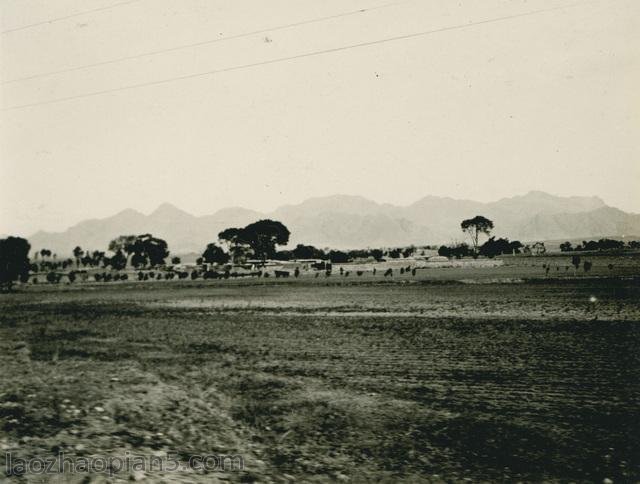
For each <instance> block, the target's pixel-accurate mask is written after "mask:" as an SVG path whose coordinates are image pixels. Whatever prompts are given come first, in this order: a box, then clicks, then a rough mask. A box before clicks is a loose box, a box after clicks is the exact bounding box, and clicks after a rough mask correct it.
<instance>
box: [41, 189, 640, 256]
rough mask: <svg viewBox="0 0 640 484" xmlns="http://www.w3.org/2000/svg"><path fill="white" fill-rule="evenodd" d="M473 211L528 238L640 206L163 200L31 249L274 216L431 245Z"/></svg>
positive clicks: (546, 199) (66, 249)
mask: <svg viewBox="0 0 640 484" xmlns="http://www.w3.org/2000/svg"><path fill="white" fill-rule="evenodd" d="M475 215H483V216H485V217H487V218H489V219H491V220H492V221H493V222H494V224H495V230H494V232H493V233H494V234H495V235H497V236H505V237H509V238H510V239H511V240H516V239H517V240H521V241H523V242H529V241H535V240H558V239H581V238H595V237H604V236H625V235H631V234H640V214H632V213H626V212H623V211H622V210H619V209H617V208H613V207H610V206H607V205H606V204H605V203H604V202H603V201H602V199H600V198H598V197H559V196H555V195H550V194H548V193H544V192H539V191H532V192H529V193H527V194H525V195H520V196H515V197H511V198H503V199H500V200H497V201H495V202H489V203H483V202H475V201H471V200H456V199H453V198H447V197H434V196H427V197H424V198H422V199H420V200H418V201H417V202H415V203H412V204H411V205H408V206H396V205H391V204H386V203H382V204H381V203H376V202H374V201H372V200H368V199H366V198H364V197H359V196H349V195H334V196H328V197H318V198H310V199H308V200H306V201H304V202H302V203H300V204H297V205H284V206H282V207H279V208H278V209H276V210H274V211H273V212H269V213H261V212H257V211H254V210H248V209H245V208H240V207H232V208H224V209H221V210H218V211H217V212H215V213H213V214H211V215H204V216H194V215H191V214H189V213H187V212H185V211H183V210H181V209H179V208H177V207H175V206H173V205H171V204H168V203H164V204H162V205H160V206H159V207H158V208H157V209H156V210H154V211H153V212H152V213H151V214H149V215H145V214H142V213H140V212H138V211H136V210H132V209H127V210H124V211H122V212H119V213H117V214H115V215H113V216H111V217H107V218H104V219H94V220H86V221H83V222H80V223H78V224H76V225H74V226H72V227H70V228H69V229H67V230H66V231H64V232H56V233H52V232H42V231H41V232H37V233H35V234H33V236H31V237H29V241H30V243H31V247H32V248H33V249H40V248H48V249H50V250H52V251H54V252H56V253H58V254H69V253H70V252H71V251H72V250H73V248H74V247H75V246H77V245H79V246H80V247H82V248H83V249H91V250H105V249H106V247H107V245H108V243H109V241H110V240H111V239H113V238H115V237H117V236H118V235H123V234H143V233H151V234H153V235H154V236H157V237H161V238H163V239H165V240H166V241H167V242H168V244H169V248H170V249H171V251H172V253H177V254H182V253H188V252H202V250H203V248H204V247H205V246H206V244H207V243H209V242H212V241H216V239H217V234H218V232H220V231H221V230H223V229H225V228H228V227H242V226H245V225H247V224H249V223H251V222H254V221H256V220H259V219H262V218H271V219H275V220H279V221H281V222H282V223H284V224H285V225H286V226H287V227H288V228H289V230H290V231H291V239H290V244H289V245H290V246H294V245H295V244H297V243H305V244H312V245H315V246H318V247H331V248H340V249H348V248H366V247H372V248H373V247H392V246H405V245H410V244H416V245H430V244H440V243H451V242H456V241H463V240H464V237H463V234H462V232H461V231H460V222H461V221H462V220H463V219H465V218H470V217H473V216H475Z"/></svg>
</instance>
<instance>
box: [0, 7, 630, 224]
mask: <svg viewBox="0 0 640 484" xmlns="http://www.w3.org/2000/svg"><path fill="white" fill-rule="evenodd" d="M0 15H1V24H2V27H1V28H2V34H1V35H0V42H1V44H0V53H1V58H0V64H1V73H0V76H1V79H2V84H0V98H1V99H0V102H1V103H2V111H1V112H0V113H1V114H0V116H1V119H0V123H1V124H0V233H1V234H14V235H23V236H28V235H30V234H32V233H33V232H35V231H37V230H40V229H44V230H50V231H62V230H64V229H66V228H67V227H69V226H70V225H73V224H75V223H77V222H79V221H81V220H84V219H88V218H99V217H106V216H109V215H112V214H114V213H116V212H118V211H120V210H123V209H125V208H134V209H137V210H139V211H142V212H144V213H149V212H151V211H152V210H153V209H154V208H156V207H157V206H158V205H159V204H161V203H163V202H169V203H172V204H174V205H176V206H178V207H180V208H182V209H184V210H186V211H188V212H190V213H193V214H194V215H203V214H209V213H213V212H215V211H216V210H218V209H220V208H224V207H229V206H243V207H246V208H251V209H256V210H261V211H268V210H272V209H274V208H276V207H278V206H280V205H284V204H291V203H299V202H301V201H303V200H305V199H307V198H309V197H316V196H325V195H332V194H337V193H341V194H349V195H361V196H365V197H367V198H370V199H372V200H376V201H378V202H388V203H394V204H399V205H407V204H410V203H412V202H414V201H416V200H418V199H420V198H422V197H424V196H426V195H436V196H448V197H453V198H464V199H473V200H479V201H492V200H497V199H499V198H502V197H509V196H514V195H518V194H524V193H526V192H528V191H530V190H542V191H547V192H550V193H553V194H557V195H589V196H590V195H597V196H600V197H602V198H603V199H604V200H605V202H607V203H608V204H609V205H612V206H616V207H619V208H621V209H623V210H626V211H631V212H640V189H639V188H640V143H638V140H640V90H639V89H638V87H637V86H640V2H638V1H637V0H600V1H598V0H595V1H588V2H576V1H571V0H508V1H507V0H483V1H482V2H478V1H476V0H459V1H455V2H452V1H450V0H438V1H435V0H406V1H402V0H399V1H395V2H393V1H386V2H385V0H378V1H376V0H348V1H345V0H322V1H320V0H315V1H314V0H269V1H268V2H266V1H264V0H128V1H125V0H55V1H52V0H0ZM292 24H297V25H292ZM252 32H257V33H253V34H251V33H252ZM414 34H419V35H414ZM393 39H395V40H393ZM192 44H199V45H195V46H194V45H192ZM187 45H191V47H185V48H181V47H182V46H187ZM154 52H155V53H156V54H153V55H146V54H148V53H154ZM158 52H159V53H158ZM123 58H126V59H124V60H122V59H123ZM92 64H99V65H93V66H91V65H92ZM60 71H62V72H60ZM52 72H53V74H51V73H52ZM42 74H49V75H42Z"/></svg>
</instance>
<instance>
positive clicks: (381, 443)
mask: <svg viewBox="0 0 640 484" xmlns="http://www.w3.org/2000/svg"><path fill="white" fill-rule="evenodd" d="M550 259H551V258H550ZM531 260H532V259H531V258H529V259H525V258H522V259H512V260H510V261H505V266H503V267H498V268H493V269H484V270H472V271H466V270H463V269H440V270H434V271H432V272H430V273H426V272H424V271H423V272H419V273H418V275H417V276H415V277H412V276H411V275H407V276H406V277H404V278H400V277H397V276H396V277H394V279H393V280H390V279H384V278H383V277H381V276H378V277H377V278H373V277H369V276H363V277H362V278H355V277H351V278H344V277H343V278H340V277H338V276H337V275H334V276H332V277H331V278H318V279H315V278H308V277H303V278H301V279H298V280H295V279H288V280H274V279H270V280H263V279H261V280H241V281H206V282H203V281H179V282H178V281H175V282H171V281H169V282H164V281H163V282H157V283H126V284H125V283H115V284H86V285H82V286H45V285H39V286H30V287H26V288H23V289H21V290H19V291H18V292H16V293H14V294H3V295H0V364H2V369H3V371H2V375H1V377H0V382H1V383H2V386H1V389H0V445H1V446H2V449H4V450H5V451H10V452H12V453H13V454H15V455H20V456H23V457H29V456H53V455H56V454H57V453H58V452H59V451H64V452H65V453H66V454H68V455H83V456H91V455H101V456H105V455H122V454H124V452H125V451H126V450H130V451H135V452H139V453H143V454H155V455H160V456H162V455H164V454H165V453H167V452H177V454H178V455H179V456H180V458H181V459H184V460H186V459H188V458H189V456H192V455H197V454H208V453H209V454H210V453H221V454H236V453H239V454H242V455H243V456H244V459H245V470H244V471H242V472H227V473H222V472H216V473H214V474H202V473H198V472H187V471H185V472H184V473H173V474H168V473H165V474H153V473H150V472H148V473H147V475H146V476H147V477H148V478H151V479H159V478H161V477H162V478H164V479H165V480H167V481H172V480H173V481H182V480H191V481H202V482H211V481H212V480H215V479H216V478H218V479H221V480H226V479H228V480H231V481H243V482H252V481H253V480H259V481H261V482H270V481H271V482H285V481H307V482H324V481H328V480H331V481H335V480H338V481H348V480H350V481H352V482H362V481H383V482H395V481H397V480H405V481H409V482H419V481H433V482H438V481H462V480H464V479H468V480H473V481H482V480H491V481H496V480H499V481H518V480H522V481H540V480H547V481H571V480H573V481H580V482H583V481H593V482H602V481H603V479H605V478H608V479H611V480H613V481H614V482H633V481H637V480H638V479H640V425H639V424H638V422H640V324H639V323H640V284H639V283H640V279H639V278H638V277H634V276H638V275H640V270H638V269H639V268H638V260H637V259H634V258H630V259H624V260H618V261H616V262H613V263H612V262H611V261H609V260H605V259H604V258H603V259H602V260H594V268H593V270H592V271H591V272H590V273H589V274H584V273H583V272H578V273H577V274H575V275H574V274H573V269H570V270H566V269H565V266H566V265H567V260H566V258H564V259H553V260H552V262H548V261H546V262H542V260H541V259H536V261H535V263H534V264H533V265H532V264H531V263H530V261H531ZM554 262H555V263H556V265H557V266H558V267H560V268H561V269H557V270H556V269H555V266H553V265H552V267H553V269H552V270H551V271H550V272H549V273H548V274H547V272H546V270H543V268H542V264H543V263H544V264H549V263H551V264H553V263H554ZM609 264H614V267H613V268H609ZM456 271H457V272H456ZM460 281H463V282H460ZM2 454H4V452H3V453H2ZM3 458H4V455H0V467H1V466H2V465H3ZM4 464H5V469H4V470H5V471H11V469H7V468H6V463H4ZM139 477H140V476H137V475H136V476H134V475H129V474H117V475H116V478H115V479H125V480H126V479H129V478H139ZM28 478H29V476H23V477H22V478H21V479H28ZM84 478H85V476H82V475H79V476H64V480H65V481H69V480H73V479H76V480H77V482H83V481H82V480H83V479H84ZM33 479H36V478H35V477H33Z"/></svg>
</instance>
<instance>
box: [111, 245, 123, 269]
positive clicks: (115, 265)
mask: <svg viewBox="0 0 640 484" xmlns="http://www.w3.org/2000/svg"><path fill="white" fill-rule="evenodd" d="M109 265H110V266H111V267H112V269H114V270H116V271H120V270H122V269H124V268H125V267H127V257H126V256H125V255H124V253H123V252H122V250H120V249H118V251H117V252H116V253H115V254H114V255H113V257H111V258H110V259H109Z"/></svg>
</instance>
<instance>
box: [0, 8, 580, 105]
mask: <svg viewBox="0 0 640 484" xmlns="http://www.w3.org/2000/svg"><path fill="white" fill-rule="evenodd" d="M585 3H592V2H591V1H583V2H577V3H573V4H569V5H564V6H559V7H552V8H545V9H539V10H531V11H529V12H524V13H519V14H515V15H505V16H503V17H495V18H491V19H486V20H480V21H477V22H468V23H464V24H458V25H452V26H449V27H442V28H439V29H433V30H424V31H422V32H415V33H413V34H406V35H399V36H396V37H387V38H385V39H378V40H372V41H368V42H360V43H357V44H351V45H345V46H341V47H334V48H331V49H323V50H317V51H313V52H306V53H303V54H297V55H291V56H287V57H278V58H276V59H269V60H265V61H260V62H253V63H250V64H241V65H237V66H232V67H226V68H223V69H216V70H211V71H206V72H199V73H194V74H187V75H184V76H177V77H169V78H166V79H160V80H157V81H150V82H142V83H139V84H130V85H128V86H121V87H116V88H111V89H104V90H101V91H93V92H89V93H85V94H79V95H75V96H66V97H60V98H56V99H52V100H49V101H42V102H36V103H29V104H20V105H17V106H10V107H8V108H4V109H2V111H12V110H16V109H24V108H29V107H36V106H43V105H47V104H55V103H61V102H65V101H71V100H74V99H84V98H88V97H94V96H100V95H103V94H109V93H113V92H120V91H128V90H131V89H139V88H143V87H149V86H157V85H161V84H168V83H172V82H178V81H184V80H187V79H195V78H198V77H203V76H211V75H215V74H220V73H223V72H231V71H237V70H242V69H249V68H253V67H259V66H265V65H270V64H278V63H282V62H288V61H292V60H297V59H303V58H305V57H314V56H319V55H324V54H331V53H335V52H342V51H346V50H350V49H356V48H361V47H368V46H372V45H377V44H384V43H387V42H397V41H400V40H407V39H413V38H417V37H424V36H428V35H431V34H436V33H440V32H448V31H452V30H463V29H467V28H470V27H474V26H478V25H485V24H491V23H498V22H504V21H507V20H512V19H517V18H523V17H529V16H532V15H538V14H542V13H547V12H553V11H556V10H561V9H566V8H572V7H577V6H580V5H583V4H585Z"/></svg>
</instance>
